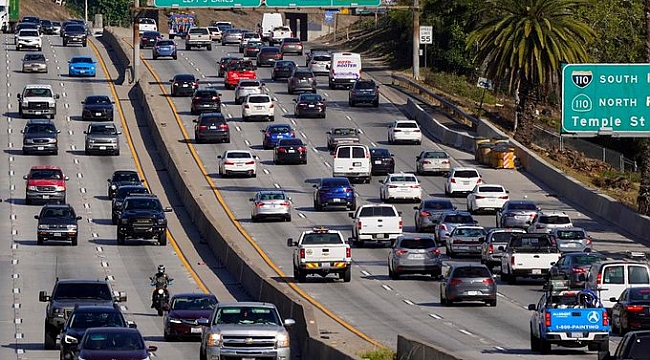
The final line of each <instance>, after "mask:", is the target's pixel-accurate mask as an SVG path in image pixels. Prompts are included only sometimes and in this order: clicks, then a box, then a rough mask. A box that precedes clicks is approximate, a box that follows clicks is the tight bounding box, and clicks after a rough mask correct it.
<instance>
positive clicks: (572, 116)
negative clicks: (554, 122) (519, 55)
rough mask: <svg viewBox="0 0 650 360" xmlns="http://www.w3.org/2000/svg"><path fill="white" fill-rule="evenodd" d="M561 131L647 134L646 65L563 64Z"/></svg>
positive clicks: (649, 89)
mask: <svg viewBox="0 0 650 360" xmlns="http://www.w3.org/2000/svg"><path fill="white" fill-rule="evenodd" d="M562 134H566V135H573V136H581V137H593V136H598V135H611V136H620V137H650V64H568V65H565V66H564V67H563V68H562Z"/></svg>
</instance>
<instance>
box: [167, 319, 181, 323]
mask: <svg viewBox="0 0 650 360" xmlns="http://www.w3.org/2000/svg"><path fill="white" fill-rule="evenodd" d="M169 322H170V323H172V324H180V323H181V321H180V320H179V319H174V318H169Z"/></svg>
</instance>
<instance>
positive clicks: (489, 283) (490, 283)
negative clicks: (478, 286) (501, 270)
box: [483, 278, 494, 285]
mask: <svg viewBox="0 0 650 360" xmlns="http://www.w3.org/2000/svg"><path fill="white" fill-rule="evenodd" d="M483 284H485V285H494V279H492V278H487V279H484V280H483Z"/></svg>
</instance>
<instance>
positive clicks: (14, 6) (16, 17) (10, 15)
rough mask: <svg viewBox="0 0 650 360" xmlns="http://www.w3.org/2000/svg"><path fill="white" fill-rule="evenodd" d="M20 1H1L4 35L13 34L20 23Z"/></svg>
mask: <svg viewBox="0 0 650 360" xmlns="http://www.w3.org/2000/svg"><path fill="white" fill-rule="evenodd" d="M19 5H20V0H0V29H1V30H2V32H3V33H13V32H14V28H15V27H16V24H18V22H19V21H20V10H19V9H20V6H19Z"/></svg>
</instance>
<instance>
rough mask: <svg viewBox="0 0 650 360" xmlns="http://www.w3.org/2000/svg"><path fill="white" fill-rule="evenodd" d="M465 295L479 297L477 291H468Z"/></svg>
mask: <svg viewBox="0 0 650 360" xmlns="http://www.w3.org/2000/svg"><path fill="white" fill-rule="evenodd" d="M467 295H469V296H476V295H479V292H478V291H468V292H467Z"/></svg>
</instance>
